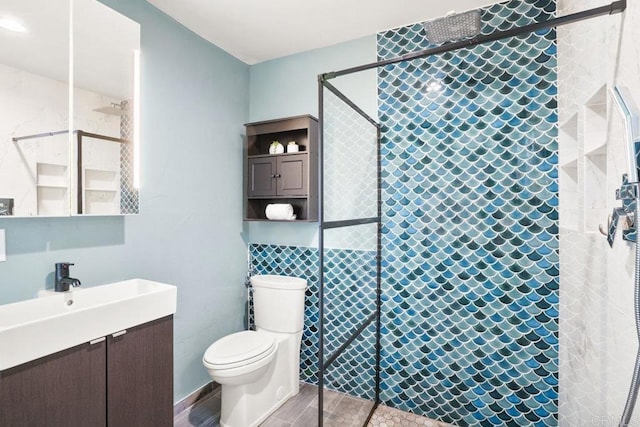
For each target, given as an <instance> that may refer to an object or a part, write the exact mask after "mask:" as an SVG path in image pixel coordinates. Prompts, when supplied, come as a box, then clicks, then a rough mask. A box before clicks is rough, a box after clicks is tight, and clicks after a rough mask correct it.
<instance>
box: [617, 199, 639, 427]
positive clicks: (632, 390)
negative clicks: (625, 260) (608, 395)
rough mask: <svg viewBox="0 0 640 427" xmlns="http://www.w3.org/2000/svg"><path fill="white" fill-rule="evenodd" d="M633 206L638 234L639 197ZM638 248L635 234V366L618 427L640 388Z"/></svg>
mask: <svg viewBox="0 0 640 427" xmlns="http://www.w3.org/2000/svg"><path fill="white" fill-rule="evenodd" d="M635 205H636V206H635V208H636V210H635V212H634V216H633V225H634V227H636V233H638V232H640V230H638V226H640V197H637V196H636V199H635ZM638 246H640V242H639V241H638V234H636V262H635V264H636V265H635V273H634V274H635V278H634V293H633V305H634V310H635V319H636V335H637V337H638V351H637V353H636V364H635V366H634V367H633V377H631V386H630V387H629V394H628V396H627V403H625V405H624V412H622V419H621V420H620V424H618V427H627V426H628V425H629V422H630V421H631V415H632V414H633V408H634V407H635V406H636V400H637V399H638V388H639V387H640V248H638Z"/></svg>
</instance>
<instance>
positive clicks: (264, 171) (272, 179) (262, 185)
mask: <svg viewBox="0 0 640 427" xmlns="http://www.w3.org/2000/svg"><path fill="white" fill-rule="evenodd" d="M248 186H249V187H248V188H247V194H248V196H249V197H260V196H273V195H275V194H276V159H275V158H273V157H260V158H256V159H249V179H248Z"/></svg>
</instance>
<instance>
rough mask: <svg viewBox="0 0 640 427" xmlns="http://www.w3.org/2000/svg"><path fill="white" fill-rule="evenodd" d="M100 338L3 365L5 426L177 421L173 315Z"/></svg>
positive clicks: (149, 425)
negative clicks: (23, 362) (174, 382)
mask: <svg viewBox="0 0 640 427" xmlns="http://www.w3.org/2000/svg"><path fill="white" fill-rule="evenodd" d="M96 341H97V342H96ZM96 341H94V342H93V344H92V343H86V344H81V345H79V346H76V347H73V348H70V349H67V350H64V351H61V352H58V353H55V354H52V355H49V356H46V357H43V358H40V359H38V360H34V361H32V362H28V363H25V364H23V365H20V366H16V367H14V368H10V369H7V370H5V371H2V372H0V426H12V427H22V426H24V427H34V426H42V427H44V426H46V427H87V426H91V427H100V426H104V427H130V426H136V427H163V426H166V427H170V426H172V425H173V316H167V317H164V318H162V319H158V320H154V321H152V322H149V323H145V324H143V325H139V326H136V327H133V328H131V329H128V330H127V331H126V333H124V334H121V335H119V334H114V336H112V335H110V336H108V337H105V339H103V340H96Z"/></svg>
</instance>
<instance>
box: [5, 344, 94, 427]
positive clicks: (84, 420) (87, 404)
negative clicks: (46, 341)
mask: <svg viewBox="0 0 640 427" xmlns="http://www.w3.org/2000/svg"><path fill="white" fill-rule="evenodd" d="M106 347H107V345H106V342H105V341H102V342H99V343H96V344H89V343H87V344H82V345H79V346H76V347H73V348H70V349H67V350H64V351H61V352H59V353H55V354H52V355H49V356H46V357H43V358H40V359H38V360H34V361H32V362H29V363H25V364H24V365H20V366H16V367H14V368H10V369H7V370H4V371H2V372H0V426H12V427H23V426H24V427H27V426H29V427H31V426H42V427H45V426H47V427H48V426H61V427H62V426H65V427H85V426H98V427H99V426H106V425H107V423H106V420H107V417H106V413H107V412H106V409H107V407H106V404H105V403H106V401H107V375H106V374H107V372H106V369H105V366H106V360H107V359H106V356H107V353H106Z"/></svg>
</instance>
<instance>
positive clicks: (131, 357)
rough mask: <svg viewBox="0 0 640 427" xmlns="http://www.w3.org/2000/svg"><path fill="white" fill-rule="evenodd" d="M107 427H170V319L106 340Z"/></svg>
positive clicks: (171, 371)
mask: <svg viewBox="0 0 640 427" xmlns="http://www.w3.org/2000/svg"><path fill="white" fill-rule="evenodd" d="M107 420H109V422H108V424H107V425H108V426H109V427H129V426H136V427H163V426H166V427H171V426H173V317H172V316H169V317H164V318H162V319H158V320H154V321H153V322H149V323H145V324H143V325H140V326H137V327H135V328H132V329H130V330H127V333H126V334H124V335H120V336H117V337H113V336H110V337H108V341H107Z"/></svg>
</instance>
